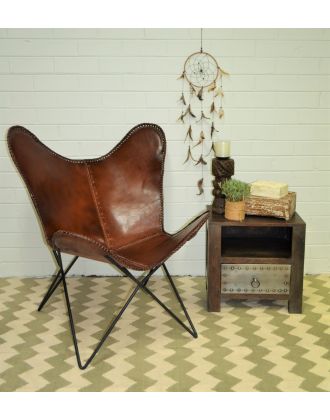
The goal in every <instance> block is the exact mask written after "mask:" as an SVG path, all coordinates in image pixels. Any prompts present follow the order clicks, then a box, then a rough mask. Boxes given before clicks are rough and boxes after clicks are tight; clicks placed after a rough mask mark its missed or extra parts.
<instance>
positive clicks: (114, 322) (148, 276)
mask: <svg viewBox="0 0 330 420" xmlns="http://www.w3.org/2000/svg"><path fill="white" fill-rule="evenodd" d="M57 261H58V264H59V266H60V271H61V279H62V282H63V287H64V295H65V301H66V305H67V310H68V315H69V321H70V329H71V334H72V339H73V344H74V349H75V353H76V358H77V363H78V366H79V368H80V369H82V370H84V369H86V368H87V367H88V365H89V364H90V363H91V362H92V360H93V359H94V357H95V356H96V354H97V353H98V351H99V350H100V348H101V346H102V345H103V343H104V342H105V340H106V339H107V337H108V336H109V335H110V333H111V331H112V330H113V328H114V327H115V325H116V324H117V322H118V321H119V319H120V318H121V316H122V315H123V313H124V312H125V310H126V309H127V307H128V305H129V304H130V302H131V300H132V299H133V297H134V296H135V295H136V293H137V292H138V290H139V289H140V288H141V287H143V285H144V283H145V282H147V281H148V280H149V278H150V277H151V276H152V274H153V273H154V272H155V271H156V270H157V269H158V267H156V268H155V269H152V270H150V272H149V273H148V274H147V276H146V277H145V278H144V279H143V280H142V282H141V283H139V284H138V285H137V286H136V287H135V289H134V290H133V292H132V293H131V294H130V296H129V298H128V299H127V300H126V302H125V304H124V306H123V307H122V308H121V310H120V311H119V312H118V314H117V315H116V317H115V318H114V320H113V321H112V322H111V324H110V325H109V327H108V329H107V330H106V331H105V333H104V335H103V337H102V338H101V340H100V341H99V343H98V345H97V346H96V347H95V349H94V351H93V353H92V354H91V356H90V357H89V358H88V359H87V361H86V362H85V363H84V364H83V363H82V362H81V358H80V353H79V347H78V341H77V335H76V329H75V326H74V320H73V315H72V309H71V303H70V298H69V292H68V287H67V283H66V279H65V272H64V270H63V265H62V258H61V254H60V253H58V256H57Z"/></svg>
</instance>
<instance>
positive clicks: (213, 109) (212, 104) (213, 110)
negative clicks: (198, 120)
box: [210, 102, 216, 114]
mask: <svg viewBox="0 0 330 420" xmlns="http://www.w3.org/2000/svg"><path fill="white" fill-rule="evenodd" d="M212 112H216V110H215V105H214V102H212V103H211V108H210V114H212Z"/></svg>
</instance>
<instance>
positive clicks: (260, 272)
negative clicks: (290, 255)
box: [221, 264, 291, 295]
mask: <svg viewBox="0 0 330 420" xmlns="http://www.w3.org/2000/svg"><path fill="white" fill-rule="evenodd" d="M290 274H291V265H289V264H221V293H223V294H228V293H229V294H240V293H241V294H246V293H247V294H249V293H253V294H258V293H260V294H270V295H274V294H278V295H288V294H289V292H290Z"/></svg>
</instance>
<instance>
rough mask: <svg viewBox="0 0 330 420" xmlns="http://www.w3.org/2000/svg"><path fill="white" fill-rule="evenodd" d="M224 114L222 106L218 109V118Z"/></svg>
mask: <svg viewBox="0 0 330 420" xmlns="http://www.w3.org/2000/svg"><path fill="white" fill-rule="evenodd" d="M224 115H225V111H224V110H223V108H220V109H219V118H223V116H224Z"/></svg>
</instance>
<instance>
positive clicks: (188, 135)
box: [184, 125, 194, 141]
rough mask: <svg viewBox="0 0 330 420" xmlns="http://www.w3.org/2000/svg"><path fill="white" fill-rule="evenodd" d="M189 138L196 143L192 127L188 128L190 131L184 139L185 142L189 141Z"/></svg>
mask: <svg viewBox="0 0 330 420" xmlns="http://www.w3.org/2000/svg"><path fill="white" fill-rule="evenodd" d="M187 137H189V138H190V140H191V141H194V139H193V137H192V128H191V125H190V126H189V128H188V131H187V134H186V138H185V139H184V141H186V140H187Z"/></svg>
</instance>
